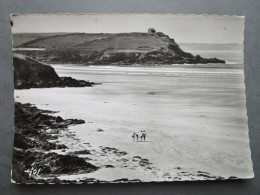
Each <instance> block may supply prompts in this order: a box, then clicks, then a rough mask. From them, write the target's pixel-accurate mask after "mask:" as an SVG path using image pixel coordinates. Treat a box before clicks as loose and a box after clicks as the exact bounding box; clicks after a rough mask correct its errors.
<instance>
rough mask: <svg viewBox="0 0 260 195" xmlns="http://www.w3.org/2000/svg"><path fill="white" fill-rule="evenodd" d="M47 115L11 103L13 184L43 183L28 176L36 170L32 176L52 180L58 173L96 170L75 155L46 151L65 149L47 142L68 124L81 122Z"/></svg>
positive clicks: (29, 107)
mask: <svg viewBox="0 0 260 195" xmlns="http://www.w3.org/2000/svg"><path fill="white" fill-rule="evenodd" d="M46 113H48V114H46ZM49 113H50V111H46V110H40V109H38V108H36V107H35V106H32V105H31V104H21V103H17V102H16V103H15V135H14V150H13V169H12V179H13V181H14V182H16V183H47V180H42V179H37V177H34V176H33V175H30V172H32V171H36V173H37V174H36V175H40V176H47V177H48V176H50V177H53V176H55V175H56V176H58V175H60V174H72V173H81V172H83V173H88V172H92V171H95V170H97V169H98V167H96V166H95V165H92V164H90V163H88V162H86V161H85V160H84V159H83V158H79V157H77V156H76V155H75V154H72V155H60V154H56V153H53V152H50V150H56V149H61V150H62V149H67V146H65V145H64V144H58V143H57V142H50V141H49V140H51V139H52V137H53V134H57V135H58V133H59V132H61V131H64V130H66V129H67V128H68V126H69V125H75V124H82V123H84V121H83V120H77V119H66V120H65V119H63V118H61V117H59V116H58V117H56V116H51V115H49ZM78 153H79V154H80V153H89V151H88V150H85V151H79V152H78ZM56 180H57V179H56ZM48 182H53V181H52V180H48Z"/></svg>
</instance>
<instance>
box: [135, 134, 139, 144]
mask: <svg viewBox="0 0 260 195" xmlns="http://www.w3.org/2000/svg"><path fill="white" fill-rule="evenodd" d="M135 136H136V141H137V142H138V134H137V133H136V134H135Z"/></svg>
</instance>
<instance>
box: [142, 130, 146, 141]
mask: <svg viewBox="0 0 260 195" xmlns="http://www.w3.org/2000/svg"><path fill="white" fill-rule="evenodd" d="M145 137H146V132H145V131H143V138H144V141H145Z"/></svg>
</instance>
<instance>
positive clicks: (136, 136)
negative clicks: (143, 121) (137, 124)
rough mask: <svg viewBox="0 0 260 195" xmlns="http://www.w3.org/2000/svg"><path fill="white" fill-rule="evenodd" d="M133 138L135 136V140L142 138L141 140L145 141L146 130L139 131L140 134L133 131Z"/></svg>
mask: <svg viewBox="0 0 260 195" xmlns="http://www.w3.org/2000/svg"><path fill="white" fill-rule="evenodd" d="M132 138H133V141H137V142H138V141H139V139H140V141H141V142H142V141H145V138H146V132H145V131H141V132H140V133H139V135H138V133H133V135H132Z"/></svg>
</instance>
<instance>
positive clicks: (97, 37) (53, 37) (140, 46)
mask: <svg viewBox="0 0 260 195" xmlns="http://www.w3.org/2000/svg"><path fill="white" fill-rule="evenodd" d="M13 43H14V46H15V47H21V48H44V49H45V50H44V51H19V52H20V53H23V54H25V55H28V56H31V57H33V58H35V59H37V60H40V61H44V62H49V63H76V64H87V65H90V64H92V65H103V64H104V65H132V64H141V65H149V64H184V63H187V64H197V63H225V61H223V60H218V59H216V58H213V59H205V58H202V57H200V56H193V55H192V54H191V53H187V52H184V51H183V50H182V49H181V48H180V47H179V45H178V44H177V43H176V42H175V41H174V39H171V38H170V37H169V36H167V35H165V34H163V33H161V32H153V33H118V34H106V33H99V34H85V33H75V34H61V33H59V34H53V33H52V34H44V33H43V34H31V33H28V34H15V35H14V36H13Z"/></svg>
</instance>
